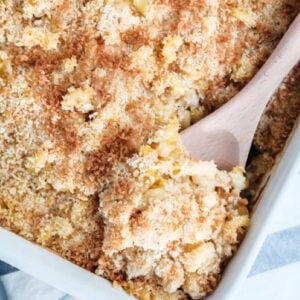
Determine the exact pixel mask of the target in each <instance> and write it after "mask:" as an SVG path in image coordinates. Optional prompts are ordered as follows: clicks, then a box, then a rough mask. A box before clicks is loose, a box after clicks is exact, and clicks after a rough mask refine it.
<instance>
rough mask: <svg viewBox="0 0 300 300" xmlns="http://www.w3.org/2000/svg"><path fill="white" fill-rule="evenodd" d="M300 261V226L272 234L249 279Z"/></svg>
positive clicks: (267, 239) (264, 245)
mask: <svg viewBox="0 0 300 300" xmlns="http://www.w3.org/2000/svg"><path fill="white" fill-rule="evenodd" d="M298 261H300V225H299V226H296V227H292V228H289V229H286V230H282V231H277V232H275V233H272V234H270V235H269V236H268V237H267V238H266V240H265V242H264V244H263V246H262V248H261V250H260V252H259V254H258V256H257V258H256V260H255V262H254V265H253V267H252V269H251V271H250V273H249V275H248V277H250V276H253V275H256V274H259V273H262V272H266V271H269V270H272V269H275V268H279V267H282V266H285V265H288V264H291V263H294V262H298Z"/></svg>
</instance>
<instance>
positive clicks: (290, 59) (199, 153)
mask: <svg viewBox="0 0 300 300" xmlns="http://www.w3.org/2000/svg"><path fill="white" fill-rule="evenodd" d="M299 58H300V14H299V15H298V16H297V17H296V19H295V20H294V22H293V23H292V25H291V26H290V28H289V30H288V31H287V32H286V33H285V35H284V37H283V38H282V40H281V41H280V43H279V44H278V46H277V47H276V49H275V50H274V52H273V53H272V55H271V56H270V57H269V59H268V60H267V62H266V63H265V64H264V66H263V67H262V68H261V69H260V70H259V71H258V72H257V74H256V75H255V76H254V77H253V79H252V80H251V81H250V82H249V83H248V84H247V85H246V87H245V88H244V89H243V90H242V91H241V92H239V93H238V94H237V95H236V96H235V97H233V98H232V99H231V100H230V101H228V102H227V103H226V104H224V105H223V106H221V108H219V109H218V110H216V111H215V112H213V113H212V114H210V115H209V116H207V117H206V118H204V119H203V120H200V121H199V122H197V123H196V124H194V125H193V126H191V127H189V128H187V129H186V130H185V131H183V133H182V134H181V140H182V142H183V145H184V146H185V147H186V149H187V151H188V152H189V154H190V155H191V156H192V157H193V158H195V159H202V160H214V161H215V162H216V163H217V165H218V166H220V167H221V168H226V169H230V168H231V167H232V166H234V165H237V164H238V165H240V166H245V164H246V160H247V157H248V154H249V150H250V146H251V143H252V140H253V136H254V133H255V130H256V128H257V125H258V122H259V120H260V117H261V114H262V113H263V111H264V108H265V106H266V104H267V102H268V101H269V99H270V98H271V96H272V94H273V93H274V92H275V91H276V89H277V88H278V86H279V85H280V83H281V82H282V80H283V79H284V77H285V76H286V75H287V74H288V73H289V71H290V70H291V69H292V68H293V66H294V65H295V64H296V63H297V62H298V61H299Z"/></svg>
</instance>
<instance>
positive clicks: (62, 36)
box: [0, 0, 300, 300]
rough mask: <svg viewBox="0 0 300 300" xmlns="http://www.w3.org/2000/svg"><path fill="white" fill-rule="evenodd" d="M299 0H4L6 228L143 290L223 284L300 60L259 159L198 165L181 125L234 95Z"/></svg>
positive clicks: (144, 295) (284, 122) (0, 161)
mask: <svg viewBox="0 0 300 300" xmlns="http://www.w3.org/2000/svg"><path fill="white" fill-rule="evenodd" d="M299 10H300V6H299V1H296V0H284V1H279V0H271V1H250V2H249V1H244V0H233V1H230V2H228V1H227V2H226V1H208V0H203V1H192V0H174V1H173V0H172V1H171V0H169V1H161V0H155V1H154V0H153V1H152V0H130V1H129V0H128V1H127V0H124V1H123V0H122V1H112V0H107V1H100V0H90V1H73V0H72V1H71V0H54V1H42V0H24V1H14V0H6V1H1V2H0V122H1V126H0V166H1V168H0V182H1V192H0V226H1V227H4V228H6V229H8V230H11V231H13V232H16V233H17V234H19V235H20V236H23V237H24V238H26V239H28V240H30V241H33V242H35V243H37V244H39V245H42V246H43V247H46V248H48V249H50V250H51V251H54V252H55V253H58V254H59V255H61V256H62V257H64V258H66V259H68V260H70V261H72V262H74V263H76V264H77V265H79V266H82V267H84V268H86V269H87V270H90V271H92V272H95V273H96V274H97V275H99V276H102V277H104V278H107V279H109V280H111V281H112V282H113V285H114V286H115V287H121V288H124V289H125V290H126V291H127V292H128V293H130V294H132V295H134V296H135V297H137V298H139V299H172V300H173V299H174V300H178V299H190V298H192V299H201V298H203V297H205V296H206V295H208V294H210V293H211V292H213V290H214V288H215V287H216V286H217V284H218V281H219V280H220V277H221V274H222V272H223V268H224V265H225V263H226V262H227V261H228V259H229V258H230V257H231V256H232V255H233V254H234V253H235V251H236V250H237V247H238V245H239V243H240V242H241V240H242V238H243V236H244V235H245V233H246V231H247V227H248V226H249V224H250V217H249V215H250V213H249V205H248V200H247V199H246V198H245V197H244V196H243V195H242V194H241V193H245V194H246V195H247V197H248V198H249V199H251V197H254V195H255V193H256V192H257V189H258V187H259V184H260V182H261V180H262V178H263V176H264V175H265V174H266V173H267V172H268V171H269V170H270V168H271V166H272V165H273V163H274V160H275V157H276V154H277V153H279V152H280V151H281V150H282V148H283V146H284V144H285V141H286V138H287V136H288V134H289V132H290V130H291V128H292V126H293V124H294V123H295V120H296V118H297V117H298V115H299V111H300V91H299V86H300V85H299V66H297V67H295V69H294V70H293V71H292V72H291V74H290V75H289V76H288V77H287V78H286V80H285V81H284V83H283V84H282V85H281V87H280V88H279V90H278V92H277V93H276V95H274V96H273V98H272V100H271V101H270V103H269V105H268V107H267V108H266V111H265V114H264V116H263V117H262V119H261V122H260V125H259V127H258V130H257V132H256V135H255V140H254V145H253V149H254V152H255V155H254V157H253V158H252V159H251V160H250V162H249V166H248V167H247V172H246V176H247V179H246V178H245V172H244V170H243V169H242V168H240V167H238V166H237V167H236V168H234V169H233V170H232V171H231V172H226V171H222V170H219V169H218V168H217V166H216V165H215V164H214V162H213V161H194V160H192V159H191V158H189V156H188V154H187V153H186V151H185V149H183V148H182V145H181V142H180V133H179V132H180V130H182V129H184V128H187V127H188V126H190V125H191V124H192V123H195V122H196V121H198V120H200V119H201V118H203V117H205V116H206V115H208V114H210V113H211V112H213V111H214V110H215V109H217V108H218V107H220V106H221V105H222V104H224V103H225V102H227V101H228V100H229V99H230V98H231V97H232V96H234V95H235V94H236V93H237V92H238V91H239V90H240V89H241V88H242V87H243V86H244V85H245V84H246V83H247V82H248V81H249V80H250V79H251V77H252V76H254V74H255V72H256V71H257V70H258V69H259V67H260V66H261V65H262V63H263V62H264V61H265V60H266V59H267V57H268V55H269V54H270V53H271V52H272V50H273V49H274V47H275V46H276V44H277V42H278V41H279V39H280V38H281V36H282V35H283V33H284V32H285V31H286V30H287V28H288V26H289V24H290V23H291V22H292V20H293V17H294V16H295V15H296V14H297V12H298V11H299Z"/></svg>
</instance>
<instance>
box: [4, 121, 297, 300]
mask: <svg viewBox="0 0 300 300" xmlns="http://www.w3.org/2000/svg"><path fill="white" fill-rule="evenodd" d="M297 165H300V127H299V122H297V125H296V126H295V129H294V131H293V133H292V134H291V137H290V139H289V141H288V142H287V147H286V149H285V150H284V151H283V154H282V155H281V158H278V163H277V165H276V167H275V169H273V172H272V174H271V176H270V179H269V181H268V184H267V185H266V187H265V188H264V192H263V193H262V196H261V198H260V199H259V205H258V206H257V207H256V209H255V211H254V213H253V217H252V225H251V226H250V228H249V231H248V233H247V235H246V237H245V239H244V241H243V243H242V245H241V246H240V248H239V250H238V252H237V253H236V255H235V256H234V257H233V259H232V260H231V261H230V263H229V265H228V266H227V268H226V270H225V273H224V274H223V277H222V280H221V282H220V284H219V286H218V288H217V289H216V291H215V292H214V293H213V294H212V295H211V296H210V297H209V300H229V299H233V298H234V295H235V293H236V292H237V290H238V288H239V287H240V286H241V283H242V282H243V281H244V280H245V278H246V276H247V275H248V272H249V270H250V268H251V266H252V264H253V262H254V260H255V258H256V256H257V254H258V251H259V249H260V248H261V246H262V243H263V241H264V239H265V237H266V234H267V233H268V226H269V224H270V221H271V218H272V212H273V210H274V208H275V207H276V206H277V205H278V203H279V202H280V201H284V199H283V198H282V197H281V195H282V194H283V192H284V189H285V188H287V182H288V181H289V178H290V176H291V175H292V174H293V172H295V170H294V169H295V168H296V166H297ZM0 259H1V260H3V261H6V262H7V263H9V264H11V265H13V266H15V267H17V268H19V269H20V270H22V271H24V272H26V273H28V274H30V275H32V276H34V277H36V278H38V279H40V280H42V281H44V282H46V283H48V284H50V285H52V286H53V287H56V288H58V289H60V290H62V291H64V292H66V293H68V294H70V295H73V296H74V297H76V298H78V299H85V300H97V299H106V300H109V299H111V300H112V299H118V300H122V299H124V300H125V299H132V297H130V296H128V295H127V294H126V293H125V292H123V291H122V290H118V289H116V288H113V287H112V285H111V284H110V283H109V282H108V281H107V280H105V279H102V278H100V277H98V276H96V275H94V274H92V273H91V272H88V271H86V270H84V269H82V268H80V267H78V266H76V265H74V264H72V263H71V262H69V261H66V260H64V259H62V258H61V257H59V256H57V255H56V254H53V253H52V252H50V251H48V250H46V249H43V248H42V247H40V246H37V245H35V244H33V243H31V242H28V241H26V240H25V239H23V238H21V237H19V236H17V235H15V234H13V233H11V232H9V231H7V230H4V229H2V228H0Z"/></svg>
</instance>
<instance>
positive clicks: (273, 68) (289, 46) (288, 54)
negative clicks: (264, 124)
mask: <svg viewBox="0 0 300 300" xmlns="http://www.w3.org/2000/svg"><path fill="white" fill-rule="evenodd" d="M299 58H300V14H298V16H297V17H296V19H295V20H294V22H293V23H292V25H291V26H290V28H289V29H288V31H287V32H286V33H285V35H284V36H283V38H282V39H281V41H280V42H279V44H278V45H277V47H276V49H275V50H274V51H273V53H272V54H271V56H270V57H269V58H268V60H267V61H266V63H265V64H264V65H263V66H262V68H261V69H260V70H259V71H258V72H257V74H256V75H255V76H254V77H253V79H252V80H251V81H250V82H249V83H248V85H247V86H246V87H245V88H244V89H243V90H242V91H241V93H240V94H239V95H238V97H237V98H238V101H240V100H241V94H249V97H251V95H256V96H259V97H256V98H252V99H249V97H245V98H243V99H244V100H243V101H244V102H245V105H247V106H249V104H251V103H253V104H255V109H256V110H257V108H258V105H259V108H260V109H261V110H263V109H264V107H265V105H266V104H267V102H268V101H269V99H270V97H271V96H272V94H273V93H274V92H275V90H276V89H277V88H278V86H279V85H280V83H281V82H282V80H283V79H284V77H285V76H286V75H287V74H288V73H289V71H290V70H291V69H292V68H293V66H295V64H296V63H297V62H298V61H299ZM232 100H233V101H234V100H235V97H234V98H233V99H232ZM255 102H257V104H256V103H255ZM258 117H259V115H258Z"/></svg>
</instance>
